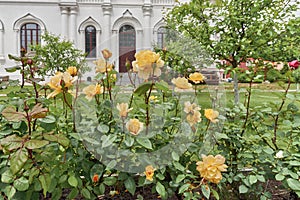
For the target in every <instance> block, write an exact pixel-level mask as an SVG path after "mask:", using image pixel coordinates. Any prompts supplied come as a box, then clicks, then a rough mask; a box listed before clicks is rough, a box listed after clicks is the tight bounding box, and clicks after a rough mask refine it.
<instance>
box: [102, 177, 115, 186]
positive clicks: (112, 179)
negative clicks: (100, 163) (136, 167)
mask: <svg viewBox="0 0 300 200" xmlns="http://www.w3.org/2000/svg"><path fill="white" fill-rule="evenodd" d="M116 182H117V178H116V177H113V176H110V177H106V178H104V181H103V183H104V184H105V185H107V186H112V185H114V184H115V183H116Z"/></svg>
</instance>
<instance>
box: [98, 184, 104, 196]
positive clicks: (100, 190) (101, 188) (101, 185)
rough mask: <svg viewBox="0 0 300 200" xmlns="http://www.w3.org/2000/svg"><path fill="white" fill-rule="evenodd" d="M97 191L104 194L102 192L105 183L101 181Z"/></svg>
mask: <svg viewBox="0 0 300 200" xmlns="http://www.w3.org/2000/svg"><path fill="white" fill-rule="evenodd" d="M99 192H100V194H101V195H102V194H104V192H105V185H104V184H103V183H101V184H100V185H99Z"/></svg>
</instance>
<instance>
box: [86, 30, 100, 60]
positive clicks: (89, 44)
mask: <svg viewBox="0 0 300 200" xmlns="http://www.w3.org/2000/svg"><path fill="white" fill-rule="evenodd" d="M85 52H86V54H87V57H88V58H95V57H96V55H97V49H96V28H95V27H94V26H87V27H86V28H85Z"/></svg>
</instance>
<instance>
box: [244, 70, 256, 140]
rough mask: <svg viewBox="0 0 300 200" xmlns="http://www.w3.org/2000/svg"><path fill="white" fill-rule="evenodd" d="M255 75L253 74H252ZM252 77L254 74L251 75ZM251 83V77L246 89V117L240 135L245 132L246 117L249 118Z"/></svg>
mask: <svg viewBox="0 0 300 200" xmlns="http://www.w3.org/2000/svg"><path fill="white" fill-rule="evenodd" d="M254 75H255V74H254ZM253 77H254V76H253ZM252 84H253V78H251V80H250V83H249V90H248V98H247V106H246V110H247V111H246V117H245V121H244V124H243V130H242V133H241V136H243V135H244V133H245V130H246V125H247V122H248V118H249V114H250V113H249V109H250V99H251V93H252Z"/></svg>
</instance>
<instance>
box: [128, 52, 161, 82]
mask: <svg viewBox="0 0 300 200" xmlns="http://www.w3.org/2000/svg"><path fill="white" fill-rule="evenodd" d="M135 58H136V60H135V61H133V62H132V67H133V71H134V72H138V76H139V77H140V78H142V79H145V80H146V79H148V78H149V77H150V76H160V75H161V69H160V68H162V67H163V66H164V61H163V60H161V58H160V55H159V53H155V52H152V51H151V50H142V51H139V52H137V53H136V54H135Z"/></svg>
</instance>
